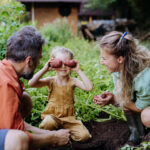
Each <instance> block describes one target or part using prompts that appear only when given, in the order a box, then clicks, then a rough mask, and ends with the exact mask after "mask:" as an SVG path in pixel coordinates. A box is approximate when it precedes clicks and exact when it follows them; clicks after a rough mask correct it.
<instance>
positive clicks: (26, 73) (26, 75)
mask: <svg viewBox="0 0 150 150" xmlns="http://www.w3.org/2000/svg"><path fill="white" fill-rule="evenodd" d="M33 74H34V72H24V74H23V76H22V77H23V78H24V79H27V80H29V79H31V78H32V77H33Z"/></svg>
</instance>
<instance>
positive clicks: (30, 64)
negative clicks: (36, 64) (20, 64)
mask: <svg viewBox="0 0 150 150" xmlns="http://www.w3.org/2000/svg"><path fill="white" fill-rule="evenodd" d="M25 62H26V65H28V66H29V67H31V66H33V60H32V57H31V56H28V57H27V58H26V59H25Z"/></svg>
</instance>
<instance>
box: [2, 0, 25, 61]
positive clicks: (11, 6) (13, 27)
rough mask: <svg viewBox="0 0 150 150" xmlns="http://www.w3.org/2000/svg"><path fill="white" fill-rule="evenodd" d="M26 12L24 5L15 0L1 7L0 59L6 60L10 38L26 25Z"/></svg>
mask: <svg viewBox="0 0 150 150" xmlns="http://www.w3.org/2000/svg"><path fill="white" fill-rule="evenodd" d="M24 10H25V9H24V5H23V4H21V3H20V2H18V1H15V0H12V1H11V2H9V3H6V4H1V5H0V37H1V38H0V59H3V58H4V55H5V51H6V43H7V39H8V37H9V36H11V35H12V33H14V32H16V31H17V30H18V29H19V28H20V27H21V26H23V25H24V24H23V23H22V20H23V18H24V16H25V11H24Z"/></svg>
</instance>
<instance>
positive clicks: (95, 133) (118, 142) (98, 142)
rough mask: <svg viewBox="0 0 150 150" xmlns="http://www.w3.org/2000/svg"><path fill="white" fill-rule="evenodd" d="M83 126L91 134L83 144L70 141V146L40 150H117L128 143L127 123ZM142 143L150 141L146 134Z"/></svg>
mask: <svg viewBox="0 0 150 150" xmlns="http://www.w3.org/2000/svg"><path fill="white" fill-rule="evenodd" d="M84 125H85V126H86V127H87V128H88V130H89V131H90V133H91V134H92V138H91V139H90V140H88V141H87V142H85V143H80V142H75V141H72V144H71V145H67V146H61V147H51V146H48V147H45V148H42V149H41V150H119V148H120V147H122V146H123V145H125V143H126V142H127V141H128V138H129V135H130V131H129V128H128V126H127V123H126V122H124V121H119V120H115V119H113V120H110V121H107V122H95V121H91V122H87V123H84ZM143 141H150V133H148V134H147V135H146V136H145V137H144V138H143Z"/></svg>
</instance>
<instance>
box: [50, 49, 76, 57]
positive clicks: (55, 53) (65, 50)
mask: <svg viewBox="0 0 150 150" xmlns="http://www.w3.org/2000/svg"><path fill="white" fill-rule="evenodd" d="M57 53H62V54H65V55H68V56H70V58H71V59H73V58H74V53H73V52H72V51H71V50H70V49H68V48H65V47H55V48H54V49H53V50H52V53H51V57H52V58H55V57H56V55H57Z"/></svg>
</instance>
